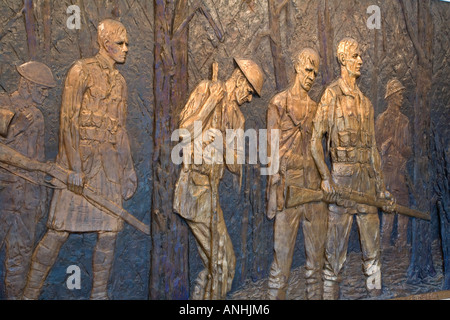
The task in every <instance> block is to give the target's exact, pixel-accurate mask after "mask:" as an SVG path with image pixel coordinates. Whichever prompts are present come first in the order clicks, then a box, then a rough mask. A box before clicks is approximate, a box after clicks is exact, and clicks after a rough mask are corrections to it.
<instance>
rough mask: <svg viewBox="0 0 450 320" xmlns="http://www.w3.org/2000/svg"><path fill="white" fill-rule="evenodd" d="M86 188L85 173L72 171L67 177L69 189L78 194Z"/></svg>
mask: <svg viewBox="0 0 450 320" xmlns="http://www.w3.org/2000/svg"><path fill="white" fill-rule="evenodd" d="M83 188H84V175H83V174H82V173H80V172H71V173H70V174H69V177H68V178H67V189H69V190H70V191H72V192H75V193H76V194H82V193H83Z"/></svg>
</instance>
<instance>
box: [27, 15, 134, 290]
mask: <svg viewBox="0 0 450 320" xmlns="http://www.w3.org/2000/svg"><path fill="white" fill-rule="evenodd" d="M98 43H99V47H100V50H99V53H98V54H97V55H96V56H95V57H93V58H88V59H83V60H79V61H77V62H76V63H75V64H74V65H73V66H72V67H71V69H70V70H69V72H68V75H67V77H66V80H65V84H64V91H63V98H62V106H61V115H60V117H61V124H60V125H61V126H60V145H59V153H58V156H57V160H56V162H57V164H59V165H60V166H61V167H63V168H65V169H68V170H70V171H71V174H70V175H69V177H68V180H67V182H68V183H67V184H68V188H67V189H60V190H56V191H55V193H54V195H53V199H52V203H51V207H50V212H49V218H48V223H47V227H48V231H47V233H46V235H45V236H44V238H43V239H42V240H41V241H40V243H39V244H38V246H37V247H36V249H35V251H34V253H33V262H32V266H31V269H30V273H29V275H28V282H27V287H26V289H25V292H24V298H25V299H37V298H38V297H39V294H40V291H41V288H42V286H43V283H44V280H45V279H46V277H47V275H48V273H49V271H50V269H51V267H52V266H53V264H54V262H55V261H56V258H57V255H58V252H59V250H60V248H61V246H62V245H63V244H64V242H65V241H66V240H67V238H68V237H69V235H70V233H72V232H95V233H97V235H98V239H97V244H96V247H95V249H94V254H93V286H92V291H91V299H108V294H107V286H108V280H109V276H110V271H111V267H112V262H113V258H114V249H115V248H114V247H115V241H116V237H117V233H118V232H119V231H120V230H121V229H122V228H123V220H122V219H120V218H118V217H117V216H113V215H110V214H108V213H107V212H106V211H105V210H102V209H101V208H99V207H98V206H94V205H93V204H92V203H90V202H89V201H87V199H86V198H84V197H82V196H81V195H80V194H81V193H82V192H83V188H85V187H86V188H87V187H90V188H92V189H94V190H95V192H96V193H97V194H99V195H100V196H103V197H105V198H108V199H110V200H111V201H112V202H113V203H115V204H116V205H117V206H118V207H121V206H122V201H123V200H127V199H129V198H130V197H131V196H132V195H133V194H134V192H135V190H136V187H137V177H136V173H135V171H134V165H133V161H132V159H131V151H130V144H129V141H128V134H127V130H126V112H127V111H126V109H127V86H126V81H125V79H124V78H123V76H122V75H121V74H120V73H119V71H118V70H117V69H116V63H124V62H125V60H126V56H127V52H128V37H127V32H126V29H125V27H124V26H123V24H121V23H120V22H118V21H115V20H111V19H106V20H103V21H102V22H101V23H100V24H99V27H98Z"/></svg>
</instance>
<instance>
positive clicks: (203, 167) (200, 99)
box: [174, 59, 264, 300]
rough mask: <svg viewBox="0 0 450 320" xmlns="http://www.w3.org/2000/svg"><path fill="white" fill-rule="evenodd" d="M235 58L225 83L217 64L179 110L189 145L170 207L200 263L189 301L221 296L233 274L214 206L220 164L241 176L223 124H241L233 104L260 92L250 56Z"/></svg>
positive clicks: (260, 77) (219, 216)
mask: <svg viewBox="0 0 450 320" xmlns="http://www.w3.org/2000/svg"><path fill="white" fill-rule="evenodd" d="M235 62H236V64H237V67H236V68H235V70H234V71H233V73H232V75H231V77H230V78H229V79H228V80H226V81H225V82H221V81H217V66H216V67H213V71H214V70H215V71H214V72H213V81H202V82H201V83H200V84H199V85H198V86H197V87H196V88H195V90H194V91H193V92H192V93H191V95H190V97H189V99H188V102H187V103H186V105H185V107H184V109H183V110H182V112H181V115H180V129H185V130H188V131H189V133H190V134H189V136H190V137H191V138H192V140H194V146H193V150H192V153H190V154H183V157H184V164H183V168H182V170H181V172H180V176H179V179H178V181H177V184H176V188H175V196H174V210H175V211H176V212H177V213H179V214H180V215H181V216H182V217H183V218H185V219H186V221H187V223H188V225H189V227H190V228H191V230H192V232H193V234H194V236H195V239H196V240H197V245H198V249H199V254H200V257H201V259H202V262H203V265H204V266H205V269H204V270H203V271H201V272H200V274H199V276H198V278H197V281H196V285H195V288H194V293H193V295H192V299H195V300H200V299H225V297H226V294H227V292H228V291H229V290H230V289H231V285H232V282H233V278H234V272H235V266H236V257H235V254H234V250H233V244H232V242H231V239H230V236H229V235H228V231H227V228H226V225H225V221H224V218H223V212H222V209H221V208H220V204H219V194H218V187H219V182H220V180H221V179H222V176H223V173H224V169H225V166H226V167H227V168H228V169H229V170H230V171H231V172H232V173H234V174H237V175H241V164H238V163H237V161H236V160H237V156H238V153H239V150H238V149H236V148H235V147H233V146H231V145H228V143H227V142H228V141H224V139H223V138H222V137H225V136H226V135H225V131H226V130H227V129H230V130H232V129H233V130H243V129H244V125H245V119H244V115H243V114H242V112H241V110H240V108H239V106H241V105H243V104H244V103H246V102H251V100H252V97H253V94H254V93H256V94H258V95H260V94H261V89H262V86H263V81H264V78H263V73H262V70H261V69H260V67H259V66H258V65H257V64H256V63H255V62H253V61H252V60H249V59H235ZM196 122H197V123H201V127H200V129H201V130H195V123H196ZM216 133H218V135H216ZM199 135H202V137H200V139H198V138H199ZM219 135H220V137H219ZM188 142H189V143H190V142H191V140H189V141H188ZM217 143H219V145H217ZM223 147H224V148H223ZM227 148H231V149H232V154H234V161H233V163H229V162H228V161H226V162H225V164H224V161H223V159H224V152H225V150H226V149H227ZM224 149H225V150H224ZM195 154H200V155H203V157H202V159H200V161H196V160H195Z"/></svg>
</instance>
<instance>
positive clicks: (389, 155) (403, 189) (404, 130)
mask: <svg viewBox="0 0 450 320" xmlns="http://www.w3.org/2000/svg"><path fill="white" fill-rule="evenodd" d="M404 91H405V87H404V86H403V85H402V84H401V83H400V81H398V80H397V79H392V80H390V81H389V82H388V83H387V86H386V95H385V97H384V98H385V100H386V101H387V103H388V107H387V109H386V111H384V112H383V113H382V114H380V115H379V116H378V118H377V120H376V122H375V129H376V134H377V136H376V137H377V143H378V146H379V149H380V152H381V167H382V169H383V174H384V177H385V183H386V188H387V189H388V190H389V192H391V194H392V195H393V196H394V197H395V199H396V200H397V202H398V203H399V204H401V205H404V206H409V193H408V184H407V173H406V162H407V161H408V158H409V157H410V156H411V155H412V149H411V144H412V137H411V133H410V126H409V120H408V117H406V116H405V115H404V114H402V113H401V111H400V108H401V106H402V103H403V94H404ZM408 221H409V218H408V217H406V216H403V215H398V223H397V230H398V238H397V241H396V244H395V245H396V247H397V248H399V249H401V248H405V247H406V245H407V243H408V238H407V232H408ZM393 226H394V215H391V214H383V217H382V224H381V247H382V248H388V247H389V246H390V240H391V233H392V229H393Z"/></svg>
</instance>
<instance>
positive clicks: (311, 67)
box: [297, 56, 319, 91]
mask: <svg viewBox="0 0 450 320" xmlns="http://www.w3.org/2000/svg"><path fill="white" fill-rule="evenodd" d="M297 72H298V74H299V76H300V84H301V86H302V88H303V89H305V90H306V91H309V90H310V89H311V87H312V85H313V84H314V80H316V77H317V73H318V72H319V62H318V60H317V59H315V57H313V56H308V57H306V59H305V62H303V63H299V65H298V66H297Z"/></svg>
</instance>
